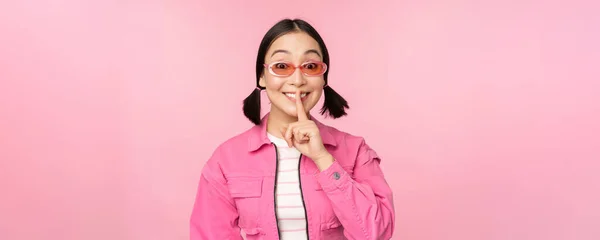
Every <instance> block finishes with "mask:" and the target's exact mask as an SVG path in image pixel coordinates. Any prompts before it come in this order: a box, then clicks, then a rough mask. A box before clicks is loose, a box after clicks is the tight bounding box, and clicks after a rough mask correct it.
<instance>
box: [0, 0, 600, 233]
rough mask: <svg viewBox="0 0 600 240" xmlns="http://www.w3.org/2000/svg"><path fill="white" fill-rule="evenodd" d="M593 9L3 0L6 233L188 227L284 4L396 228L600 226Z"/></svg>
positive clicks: (237, 122) (0, 125)
mask: <svg viewBox="0 0 600 240" xmlns="http://www.w3.org/2000/svg"><path fill="white" fill-rule="evenodd" d="M599 7H600V6H599V4H598V3H594V1H587V2H585V1H572V2H570V3H569V2H568V1H562V3H560V2H559V1H448V0H430V1H393V2H392V1H368V3H367V2H363V1H360V2H358V1H357V2H352V3H349V2H348V1H339V2H336V1H291V2H290V1H288V2H281V1H261V2H260V3H258V2H256V1H121V0H119V1H116V0H111V1H74V0H63V1H3V2H2V3H1V4H0V34H1V36H0V114H1V116H0V194H1V195H0V239H3V240H16V239H19V240H33V239H57V240H58V239H61V240H62V239H85V240H96V239H123V240H126V239H127V240H129V239H135V240H137V239H140V240H141V239H152V240H162V239H181V240H183V239H187V238H188V219H189V214H190V209H191V206H192V204H193V199H194V196H195V190H196V186H197V182H198V179H199V176H200V170H201V167H202V165H203V164H204V162H205V160H206V159H207V158H208V157H209V156H210V154H211V153H212V151H213V149H214V148H215V147H217V145H218V144H219V143H221V142H222V141H224V140H225V139H227V138H229V137H231V136H233V135H234V134H237V133H239V132H241V131H243V130H245V129H247V128H249V127H250V122H249V121H247V120H246V119H245V118H244V117H243V115H242V112H241V101H242V99H243V98H245V97H246V96H247V95H248V94H249V93H250V91H251V90H252V89H253V87H254V72H253V71H254V61H255V54H256V51H257V48H258V44H259V42H260V39H261V37H262V35H263V34H264V32H265V31H266V30H267V29H268V27H270V26H271V25H272V24H273V23H275V22H276V21H277V20H279V19H281V18H284V17H303V18H305V19H306V20H308V21H309V22H311V23H313V24H314V25H315V26H316V28H317V29H318V30H319V31H320V32H321V33H322V35H323V37H324V38H325V40H326V43H327V44H328V47H329V48H330V51H331V52H330V53H331V55H332V66H331V73H330V77H331V80H330V81H331V83H330V85H332V86H333V87H334V89H336V90H337V91H338V92H340V93H341V94H342V95H343V96H345V97H346V98H347V99H348V100H349V102H350V104H351V107H352V109H351V110H350V111H349V116H348V117H346V118H343V119H340V120H336V121H333V120H331V119H322V118H321V119H322V120H323V121H325V122H326V123H329V124H332V125H334V126H336V127H338V128H340V129H343V130H346V131H349V132H351V133H354V134H357V135H362V136H364V137H365V138H366V139H367V141H368V142H369V143H370V144H371V145H372V146H373V147H374V148H375V149H376V150H377V151H378V153H379V154H380V155H381V156H382V157H383V162H382V166H383V168H384V172H385V173H386V176H387V178H388V180H389V183H390V184H391V186H392V188H393V190H394V194H395V204H396V214H397V219H398V220H397V225H396V234H395V237H394V239H399V240H408V239H414V240H438V239H450V240H454V239H457V240H458V239H461V240H481V239H486V240H488V239H495V240H496V239H497V240H504V239H512V240H524V239H548V240H559V239H561V240H567V239H568V240H575V239H577V240H587V239H589V240H592V239H600V228H598V226H599V225H598V224H599V222H600V204H598V203H599V202H600V175H599V172H600V163H599V162H600V161H599V160H600V140H599V136H600V124H599V123H600V70H599V69H600V68H598V62H600V51H599V47H598V43H600V31H599V29H600V15H598V8H599ZM263 99H264V98H263ZM264 106H265V110H266V109H267V107H268V105H267V104H266V102H265V105H264ZM319 106H320V105H319ZM315 113H316V111H315Z"/></svg>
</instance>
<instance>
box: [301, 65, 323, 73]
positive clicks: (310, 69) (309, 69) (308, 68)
mask: <svg viewBox="0 0 600 240" xmlns="http://www.w3.org/2000/svg"><path fill="white" fill-rule="evenodd" d="M302 71H303V72H304V73H306V74H307V75H321V74H323V73H324V72H325V64H323V63H316V62H309V63H305V64H302Z"/></svg>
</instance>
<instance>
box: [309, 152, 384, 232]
mask: <svg viewBox="0 0 600 240" xmlns="http://www.w3.org/2000/svg"><path fill="white" fill-rule="evenodd" d="M379 162H380V159H379V157H378V156H377V154H376V153H375V151H373V150H372V149H371V148H370V147H369V146H368V145H367V144H366V143H365V142H364V140H363V141H362V143H361V145H360V148H359V152H358V155H357V159H356V164H355V166H354V172H353V176H351V175H350V174H349V173H347V172H346V171H345V170H344V168H342V166H341V165H340V164H339V162H338V161H335V162H334V163H333V164H331V165H330V166H329V167H328V168H327V169H325V170H324V171H322V172H321V173H319V176H318V181H319V183H320V184H321V186H322V187H323V191H325V193H326V194H327V197H328V198H329V199H330V200H331V204H332V206H333V211H334V212H335V214H336V216H337V217H338V219H339V220H340V222H341V223H342V226H344V235H345V236H346V237H347V238H349V239H371V240H379V239H390V238H391V237H392V234H393V232H394V221H395V213H394V204H393V199H392V191H391V189H390V187H389V185H388V184H387V182H386V180H385V179H384V176H383V173H382V171H381V168H380V167H379Z"/></svg>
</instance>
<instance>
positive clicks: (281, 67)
mask: <svg viewBox="0 0 600 240" xmlns="http://www.w3.org/2000/svg"><path fill="white" fill-rule="evenodd" d="M294 70H295V68H294V67H293V66H291V65H290V64H288V63H283V62H280V63H273V64H272V65H271V71H273V73H275V74H276V75H281V76H286V75H290V74H292V73H293V72H294Z"/></svg>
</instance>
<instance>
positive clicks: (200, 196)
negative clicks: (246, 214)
mask: <svg viewBox="0 0 600 240" xmlns="http://www.w3.org/2000/svg"><path fill="white" fill-rule="evenodd" d="M218 158H219V157H218V150H217V151H215V154H213V156H212V157H211V159H210V160H208V162H207V163H206V165H205V166H204V168H203V169H202V176H201V177H200V183H199V185H198V192H197V194H196V200H195V202H194V207H193V210H192V214H191V219H190V240H205V239H236V240H238V239H240V240H241V239H242V236H241V234H240V228H239V227H238V213H237V209H236V207H235V203H234V202H233V199H232V198H231V196H230V195H229V191H228V188H227V185H226V181H225V178H224V177H223V173H222V172H221V170H220V169H221V168H220V167H219V165H218V162H217V161H216V159H218Z"/></svg>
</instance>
